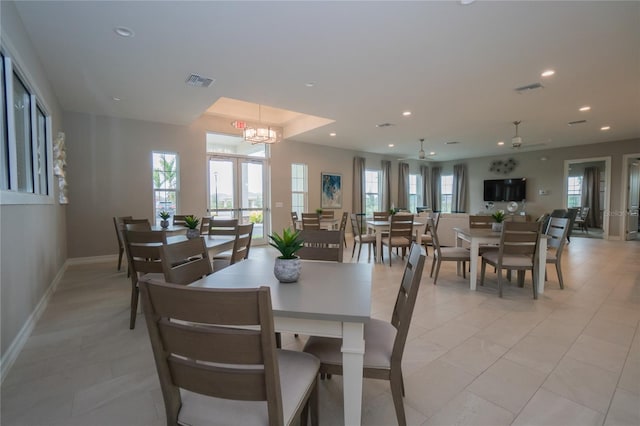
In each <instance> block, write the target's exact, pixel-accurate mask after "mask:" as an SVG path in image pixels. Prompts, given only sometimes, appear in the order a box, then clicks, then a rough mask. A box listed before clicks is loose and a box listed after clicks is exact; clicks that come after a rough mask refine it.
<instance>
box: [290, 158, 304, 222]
mask: <svg viewBox="0 0 640 426" xmlns="http://www.w3.org/2000/svg"><path fill="white" fill-rule="evenodd" d="M307 198H308V193H307V165H306V164H295V163H294V164H291V211H292V212H296V213H298V217H300V216H301V215H302V213H303V212H306V211H307Z"/></svg>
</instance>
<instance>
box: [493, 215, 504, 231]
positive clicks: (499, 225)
mask: <svg viewBox="0 0 640 426" xmlns="http://www.w3.org/2000/svg"><path fill="white" fill-rule="evenodd" d="M491 217H492V218H493V219H494V220H495V221H496V223H492V224H491V230H492V231H494V232H501V231H502V222H504V218H505V215H504V210H498V211H497V212H495V213H494V214H492V215H491Z"/></svg>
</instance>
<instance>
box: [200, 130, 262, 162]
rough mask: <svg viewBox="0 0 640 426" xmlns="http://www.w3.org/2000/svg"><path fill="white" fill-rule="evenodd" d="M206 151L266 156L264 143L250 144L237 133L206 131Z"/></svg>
mask: <svg viewBox="0 0 640 426" xmlns="http://www.w3.org/2000/svg"><path fill="white" fill-rule="evenodd" d="M207 152H208V153H219V154H234V155H244V156H248V157H261V158H264V157H266V145H264V144H256V145H252V144H251V143H249V142H245V140H244V138H243V137H242V136H238V135H225V134H222V133H207Z"/></svg>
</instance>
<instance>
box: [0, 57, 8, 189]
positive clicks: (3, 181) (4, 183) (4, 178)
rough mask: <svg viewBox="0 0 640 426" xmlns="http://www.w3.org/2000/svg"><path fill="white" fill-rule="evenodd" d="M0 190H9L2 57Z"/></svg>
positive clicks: (5, 97)
mask: <svg viewBox="0 0 640 426" xmlns="http://www.w3.org/2000/svg"><path fill="white" fill-rule="evenodd" d="M0 94H1V96H0V98H2V99H1V105H0V113H1V114H2V120H0V138H2V140H0V173H2V174H1V175H0V189H9V136H8V134H7V128H8V125H7V110H6V105H7V92H6V87H5V75H4V56H2V55H0Z"/></svg>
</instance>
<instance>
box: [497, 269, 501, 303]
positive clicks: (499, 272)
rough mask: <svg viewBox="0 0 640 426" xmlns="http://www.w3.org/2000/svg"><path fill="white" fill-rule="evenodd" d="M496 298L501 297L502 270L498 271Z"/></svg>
mask: <svg viewBox="0 0 640 426" xmlns="http://www.w3.org/2000/svg"><path fill="white" fill-rule="evenodd" d="M498 296H500V297H502V269H501V268H499V269H498Z"/></svg>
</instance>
